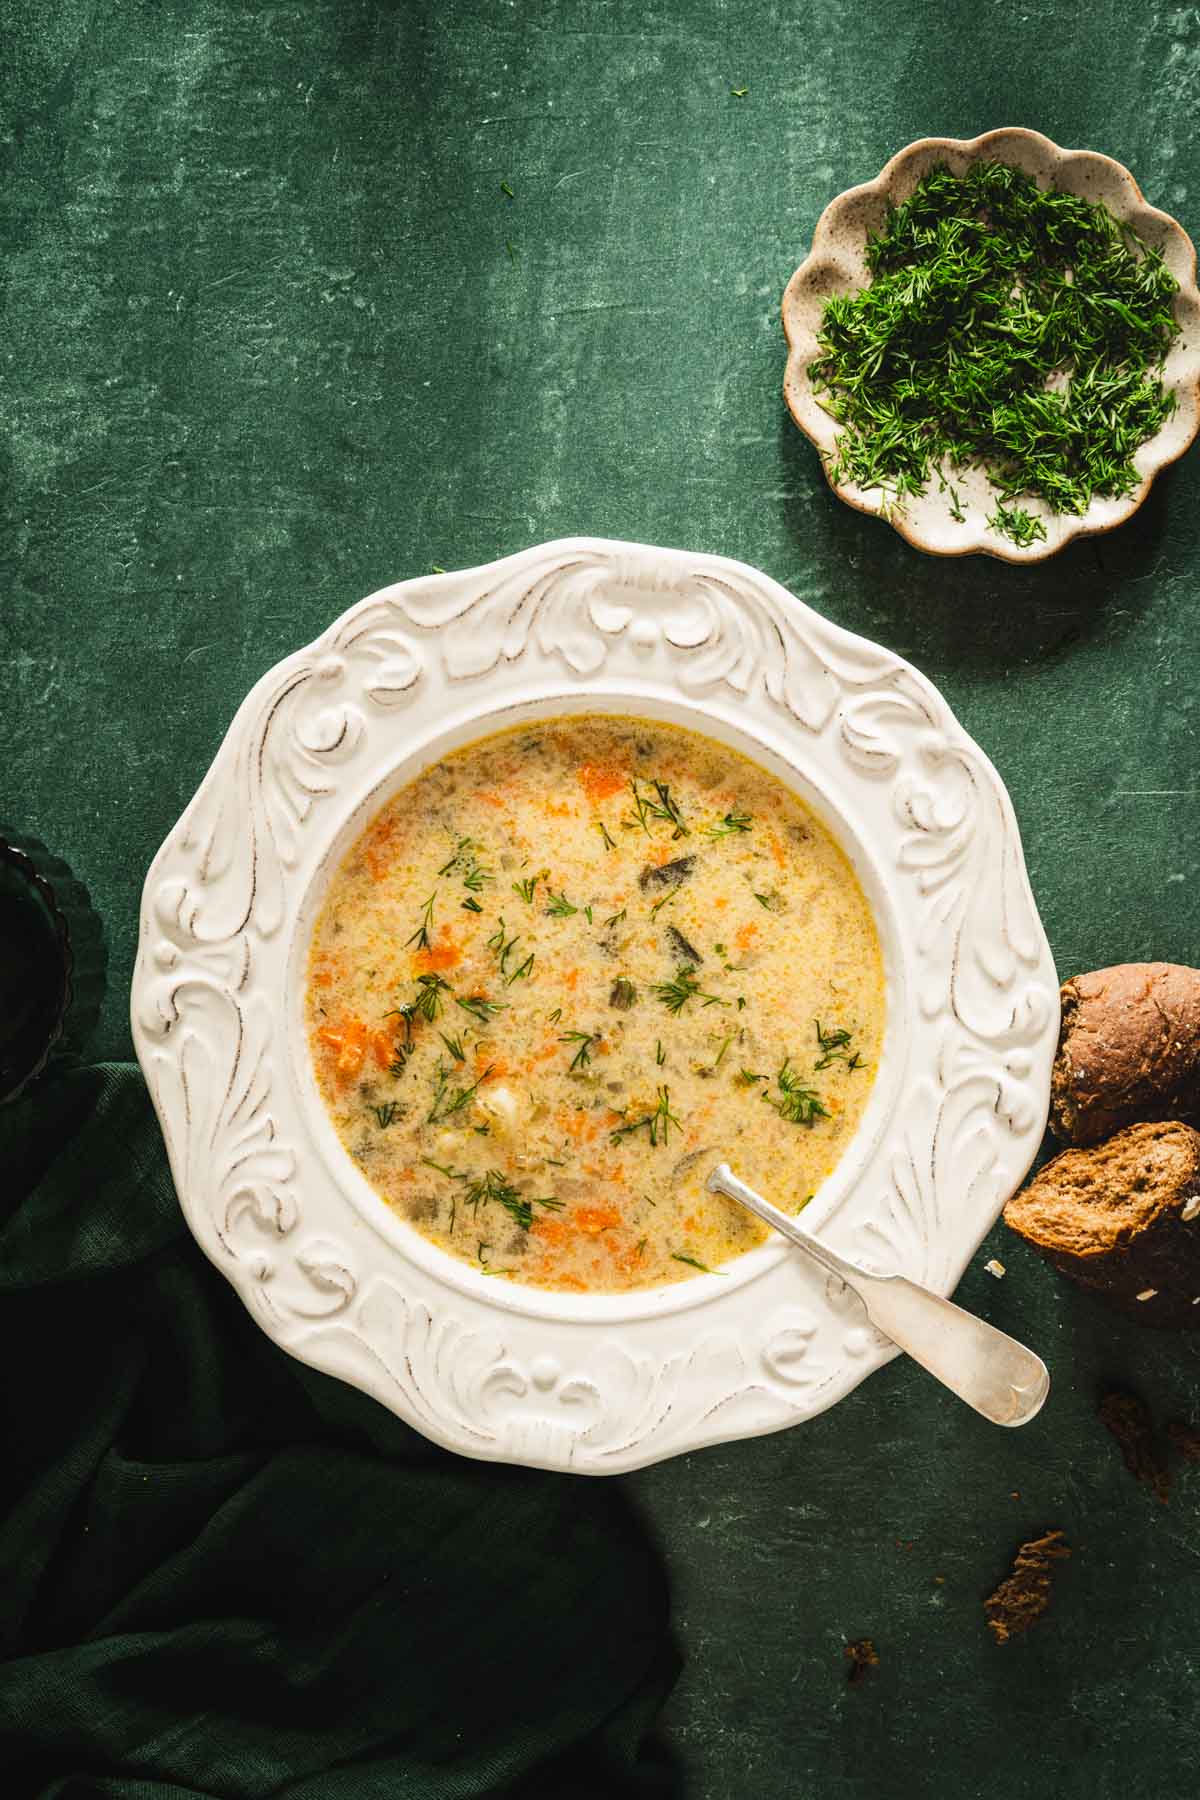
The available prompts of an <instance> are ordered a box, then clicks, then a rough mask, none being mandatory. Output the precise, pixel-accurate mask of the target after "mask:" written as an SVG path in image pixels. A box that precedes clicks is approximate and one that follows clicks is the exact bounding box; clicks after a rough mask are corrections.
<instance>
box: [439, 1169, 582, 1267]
mask: <svg viewBox="0 0 1200 1800" xmlns="http://www.w3.org/2000/svg"><path fill="white" fill-rule="evenodd" d="M493 1203H494V1204H496V1205H498V1206H502V1207H503V1208H504V1210H505V1212H506V1213H508V1214H509V1215H510V1217H511V1218H514V1219H515V1220H516V1222H517V1224H518V1225H520V1226H521V1227H522V1228H523V1229H524V1230H526V1231H528V1230H529V1227H530V1226H531V1225H532V1224H533V1209H534V1207H535V1206H541V1207H545V1208H546V1210H547V1211H551V1212H561V1211H562V1207H563V1202H562V1201H561V1200H556V1199H555V1198H554V1196H553V1195H552V1194H547V1195H545V1196H542V1195H536V1194H535V1195H532V1196H530V1198H529V1199H526V1198H525V1196H524V1195H523V1194H522V1193H521V1190H520V1188H516V1187H514V1186H513V1185H512V1183H511V1181H509V1180H508V1179H507V1178H506V1176H505V1175H504V1174H503V1173H502V1172H501V1170H499V1169H489V1170H488V1171H487V1173H486V1174H485V1175H482V1176H480V1178H479V1179H478V1181H473V1182H472V1183H471V1185H470V1187H469V1188H468V1189H467V1191H466V1193H465V1194H464V1195H463V1205H464V1206H469V1207H470V1208H471V1210H472V1212H474V1213H475V1214H476V1215H478V1212H479V1208H480V1207H481V1206H487V1205H490V1204H493ZM489 1248H490V1246H489Z"/></svg>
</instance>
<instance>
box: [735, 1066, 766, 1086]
mask: <svg viewBox="0 0 1200 1800" xmlns="http://www.w3.org/2000/svg"><path fill="white" fill-rule="evenodd" d="M766 1079H767V1078H766V1076H765V1075H756V1074H755V1073H754V1070H753V1069H739V1071H738V1073H737V1074H736V1075H735V1076H734V1080H735V1081H736V1082H737V1083H738V1085H739V1087H753V1086H754V1084H755V1082H757V1081H765V1080H766Z"/></svg>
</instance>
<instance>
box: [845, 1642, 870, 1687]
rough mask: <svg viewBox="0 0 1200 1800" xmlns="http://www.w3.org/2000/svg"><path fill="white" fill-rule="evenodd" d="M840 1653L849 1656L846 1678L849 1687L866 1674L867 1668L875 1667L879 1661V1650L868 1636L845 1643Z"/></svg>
mask: <svg viewBox="0 0 1200 1800" xmlns="http://www.w3.org/2000/svg"><path fill="white" fill-rule="evenodd" d="M842 1654H843V1656H848V1657H849V1658H850V1670H849V1673H848V1674H847V1676H846V1680H847V1681H848V1682H849V1683H850V1685H851V1687H855V1686H857V1684H858V1683H859V1682H860V1681H861V1680H862V1679H863V1677H864V1676H865V1675H866V1672H867V1670H868V1669H871V1668H875V1667H877V1666H878V1663H879V1652H878V1650H876V1648H875V1646H874V1644H873V1643H872V1642H871V1639H870V1638H859V1640H858V1642H857V1643H855V1644H847V1645H846V1647H845V1649H844V1650H843V1652H842Z"/></svg>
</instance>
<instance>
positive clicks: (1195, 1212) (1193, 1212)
mask: <svg viewBox="0 0 1200 1800" xmlns="http://www.w3.org/2000/svg"><path fill="white" fill-rule="evenodd" d="M1179 1216H1180V1218H1181V1219H1182V1220H1183V1222H1184V1224H1185V1225H1190V1224H1191V1222H1192V1220H1193V1219H1194V1218H1197V1217H1200V1194H1193V1195H1192V1197H1191V1199H1190V1200H1189V1201H1188V1203H1187V1205H1186V1206H1185V1207H1184V1209H1183V1211H1182V1212H1181V1213H1180V1215H1179Z"/></svg>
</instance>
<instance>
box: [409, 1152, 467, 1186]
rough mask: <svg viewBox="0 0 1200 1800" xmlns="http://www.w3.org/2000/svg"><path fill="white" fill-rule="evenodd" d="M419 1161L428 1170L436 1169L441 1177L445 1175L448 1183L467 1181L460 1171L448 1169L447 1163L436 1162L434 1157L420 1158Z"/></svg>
mask: <svg viewBox="0 0 1200 1800" xmlns="http://www.w3.org/2000/svg"><path fill="white" fill-rule="evenodd" d="M417 1161H418V1162H422V1163H424V1165H425V1167H426V1168H427V1169H436V1170H437V1172H438V1174H439V1175H444V1176H445V1177H446V1179H447V1181H466V1180H467V1177H466V1176H465V1175H464V1174H462V1172H461V1171H460V1170H458V1169H448V1168H447V1167H446V1165H445V1163H440V1162H434V1160H433V1158H432V1156H419V1157H418V1158H417Z"/></svg>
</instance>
